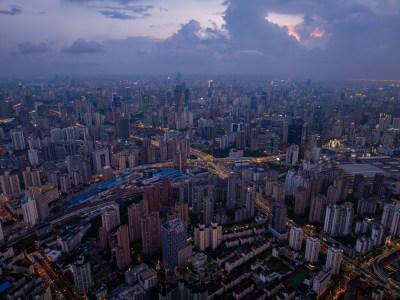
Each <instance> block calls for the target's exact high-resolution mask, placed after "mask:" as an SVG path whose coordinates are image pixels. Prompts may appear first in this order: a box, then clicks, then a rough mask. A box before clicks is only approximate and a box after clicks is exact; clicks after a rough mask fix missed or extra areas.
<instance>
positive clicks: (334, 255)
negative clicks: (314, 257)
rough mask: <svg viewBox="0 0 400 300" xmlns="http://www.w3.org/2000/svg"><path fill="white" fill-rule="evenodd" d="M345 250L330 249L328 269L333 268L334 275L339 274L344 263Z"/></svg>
mask: <svg viewBox="0 0 400 300" xmlns="http://www.w3.org/2000/svg"><path fill="white" fill-rule="evenodd" d="M342 253H343V250H342V249H339V248H335V247H330V248H329V249H328V257H327V258H326V267H329V268H331V273H332V275H335V274H338V273H339V271H340V264H341V263H342Z"/></svg>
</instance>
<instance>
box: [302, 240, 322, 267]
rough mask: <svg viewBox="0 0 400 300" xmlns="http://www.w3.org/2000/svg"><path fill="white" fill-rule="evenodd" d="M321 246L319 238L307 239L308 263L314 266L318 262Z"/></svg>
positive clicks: (306, 258) (306, 255) (306, 254)
mask: <svg viewBox="0 0 400 300" xmlns="http://www.w3.org/2000/svg"><path fill="white" fill-rule="evenodd" d="M319 246H320V242H319V239H318V238H317V237H315V236H310V237H308V238H307V243H306V253H305V256H304V258H305V260H306V261H307V262H309V263H311V264H314V263H316V262H317V261H318V253H319Z"/></svg>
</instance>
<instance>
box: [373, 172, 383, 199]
mask: <svg viewBox="0 0 400 300" xmlns="http://www.w3.org/2000/svg"><path fill="white" fill-rule="evenodd" d="M384 180H385V175H383V174H381V173H376V174H375V177H374V185H373V187H372V194H373V195H374V196H382V195H383V194H384V193H385V183H384Z"/></svg>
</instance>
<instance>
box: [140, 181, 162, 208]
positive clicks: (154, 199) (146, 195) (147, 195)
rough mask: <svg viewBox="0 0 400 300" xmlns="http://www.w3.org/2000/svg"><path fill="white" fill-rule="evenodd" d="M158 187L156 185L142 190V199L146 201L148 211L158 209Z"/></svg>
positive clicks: (159, 204) (159, 205) (159, 206)
mask: <svg viewBox="0 0 400 300" xmlns="http://www.w3.org/2000/svg"><path fill="white" fill-rule="evenodd" d="M160 200H161V199H160V188H159V187H158V186H152V187H148V188H146V189H145V190H144V191H143V201H144V202H147V205H148V208H149V212H153V211H160V209H161V203H160V202H161V201H160Z"/></svg>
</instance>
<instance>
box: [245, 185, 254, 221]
mask: <svg viewBox="0 0 400 300" xmlns="http://www.w3.org/2000/svg"><path fill="white" fill-rule="evenodd" d="M255 201H256V193H255V191H253V190H252V191H247V193H246V209H247V216H248V217H249V218H253V217H254V213H255Z"/></svg>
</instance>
